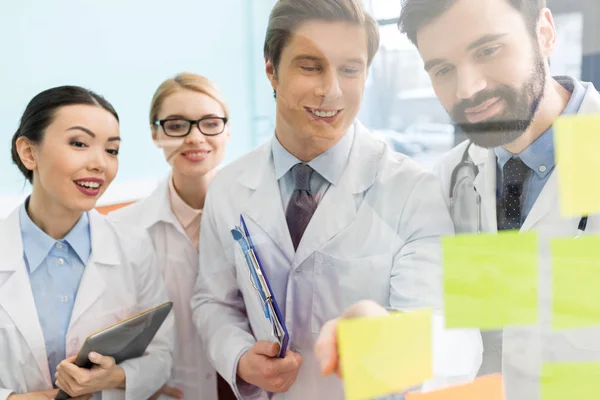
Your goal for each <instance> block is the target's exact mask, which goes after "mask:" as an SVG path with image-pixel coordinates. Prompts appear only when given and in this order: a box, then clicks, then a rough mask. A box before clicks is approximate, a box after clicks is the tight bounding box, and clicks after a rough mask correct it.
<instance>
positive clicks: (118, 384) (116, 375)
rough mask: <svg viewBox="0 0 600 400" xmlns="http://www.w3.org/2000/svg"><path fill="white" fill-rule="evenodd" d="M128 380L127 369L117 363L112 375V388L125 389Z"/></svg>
mask: <svg viewBox="0 0 600 400" xmlns="http://www.w3.org/2000/svg"><path fill="white" fill-rule="evenodd" d="M126 382H127V376H126V375H125V370H124V369H123V368H121V367H120V366H119V365H115V366H114V368H113V369H112V372H111V375H110V388H111V389H125V387H126Z"/></svg>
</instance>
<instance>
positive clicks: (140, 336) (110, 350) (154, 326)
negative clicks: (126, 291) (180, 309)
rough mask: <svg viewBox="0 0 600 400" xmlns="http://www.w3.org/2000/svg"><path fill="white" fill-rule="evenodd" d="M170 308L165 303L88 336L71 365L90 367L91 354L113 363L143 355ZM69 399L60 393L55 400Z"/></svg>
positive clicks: (169, 304)
mask: <svg viewBox="0 0 600 400" xmlns="http://www.w3.org/2000/svg"><path fill="white" fill-rule="evenodd" d="M172 308H173V302H171V301H168V302H166V303H163V304H160V305H158V306H156V307H153V308H150V309H148V310H146V311H143V312H141V313H139V314H136V315H134V316H132V317H129V318H127V319H124V320H122V321H120V322H117V323H116V324H114V325H111V326H109V327H106V328H104V329H102V330H100V331H98V332H95V333H92V334H91V335H89V336H88V337H87V338H86V339H85V342H84V343H83V346H82V347H81V349H80V350H79V353H77V357H76V358H75V362H74V364H75V365H77V366H78V367H80V368H87V369H90V368H92V367H93V366H94V363H92V362H91V361H90V359H89V354H90V353H91V352H96V353H98V354H102V355H103V356H108V357H113V358H114V359H115V362H116V363H117V364H119V363H121V362H123V361H125V360H129V359H131V358H137V357H141V356H143V355H144V352H145V351H146V348H147V347H148V345H149V344H150V342H151V341H152V339H153V338H154V336H155V335H156V332H158V330H159V329H160V327H161V326H162V324H163V322H164V321H165V319H166V318H167V316H168V315H169V313H170V312H171V309H172ZM70 398H71V396H69V395H68V394H67V393H66V392H64V391H62V390H60V391H59V392H58V394H57V395H56V397H55V400H67V399H70Z"/></svg>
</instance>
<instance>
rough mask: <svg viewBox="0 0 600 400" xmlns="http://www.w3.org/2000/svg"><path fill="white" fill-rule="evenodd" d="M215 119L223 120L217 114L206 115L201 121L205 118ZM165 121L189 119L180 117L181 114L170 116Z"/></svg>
mask: <svg viewBox="0 0 600 400" xmlns="http://www.w3.org/2000/svg"><path fill="white" fill-rule="evenodd" d="M213 117H214V118H221V117H219V116H218V115H217V114H214V113H210V114H205V115H203V116H202V117H201V118H200V119H203V118H213ZM164 119H165V120H166V119H185V120H187V118H186V117H184V116H183V115H179V114H173V115H169V116H167V117H166V118H164Z"/></svg>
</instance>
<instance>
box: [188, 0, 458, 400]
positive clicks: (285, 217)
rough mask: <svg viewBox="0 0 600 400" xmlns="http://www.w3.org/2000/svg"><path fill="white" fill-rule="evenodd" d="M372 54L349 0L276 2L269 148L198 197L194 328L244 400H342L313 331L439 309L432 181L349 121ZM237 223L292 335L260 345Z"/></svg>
mask: <svg viewBox="0 0 600 400" xmlns="http://www.w3.org/2000/svg"><path fill="white" fill-rule="evenodd" d="M378 46H379V33H378V27H377V24H376V22H375V21H374V20H373V19H372V18H371V17H370V16H369V15H367V14H366V13H365V12H364V11H363V9H362V5H361V3H360V2H359V1H358V0H280V1H279V2H278V3H277V4H276V5H275V7H274V9H273V10H272V13H271V16H270V20H269V26H268V29H267V34H266V39H265V59H266V73H267V76H268V78H269V81H270V83H271V85H272V87H273V89H274V91H275V98H276V106H277V114H276V128H275V136H274V137H273V139H272V140H271V141H270V142H268V143H266V144H265V145H263V146H261V147H259V148H258V149H256V150H254V151H252V152H251V153H249V154H247V155H245V156H243V157H242V158H240V159H239V160H237V161H235V162H233V163H231V164H230V165H228V166H226V167H225V168H223V170H221V171H220V172H219V174H218V175H217V176H216V177H215V179H214V180H213V182H212V183H211V186H210V188H209V191H208V195H207V199H206V202H205V208H204V217H203V223H202V229H201V234H200V247H201V248H202V249H203V251H201V252H200V270H199V274H198V281H197V285H196V292H195V295H194V297H193V299H192V308H193V314H194V321H195V323H196V326H197V328H198V331H199V333H200V336H201V337H202V340H204V341H205V344H206V348H207V349H208V352H209V358H210V360H211V362H212V363H213V365H214V366H215V368H216V369H217V370H218V371H219V373H220V374H221V375H222V376H223V377H225V379H227V380H228V381H229V383H230V384H231V386H232V387H233V389H234V391H235V393H236V395H237V396H238V397H239V398H243V399H256V398H266V397H267V393H269V392H270V393H275V395H274V398H276V399H284V398H285V399H298V400H300V399H302V400H304V399H328V400H333V399H342V398H343V396H344V393H343V389H342V383H341V381H340V380H339V379H338V378H337V377H327V378H325V377H322V376H321V371H320V366H319V364H318V361H317V360H316V358H315V357H314V355H313V347H314V344H315V341H316V339H317V336H318V333H319V330H320V329H321V327H322V325H323V324H324V323H325V322H326V321H327V320H329V319H332V318H335V317H337V316H338V315H340V314H341V313H342V311H343V310H344V309H345V308H346V307H348V306H350V305H351V304H352V303H354V302H356V301H359V300H362V299H373V300H375V301H376V302H377V303H379V304H381V305H383V306H384V307H389V308H394V309H400V310H411V309H418V308H438V307H439V306H440V300H441V298H440V297H441V296H440V286H441V285H440V284H441V276H440V272H441V268H440V247H439V241H440V237H441V236H443V235H451V234H453V229H452V221H451V219H450V216H449V214H448V211H447V209H446V206H445V203H444V200H443V197H442V195H441V192H440V185H439V182H438V180H437V179H436V177H435V176H434V174H432V173H430V172H428V171H426V170H425V169H424V168H422V167H421V166H419V165H417V164H416V163H415V162H413V161H412V160H410V159H409V158H407V157H405V156H403V155H399V154H394V153H392V152H391V151H390V150H389V149H388V148H387V147H386V146H385V144H384V143H382V142H380V141H378V140H376V139H374V138H373V137H372V136H371V135H370V133H369V132H368V131H367V129H366V128H365V127H363V126H362V125H361V124H360V123H358V122H356V121H355V118H356V115H357V113H358V110H359V107H360V104H361V99H362V96H363V91H364V85H365V79H366V76H367V71H368V67H369V65H370V63H371V61H372V59H373V57H374V55H375V53H376V51H377V49H378ZM240 214H242V215H243V216H244V219H245V221H246V223H247V225H248V230H249V233H250V235H251V236H252V237H253V241H254V243H255V244H256V246H257V251H258V252H259V256H260V258H261V261H262V264H263V266H264V268H265V270H266V275H267V276H268V278H269V280H270V284H271V288H272V291H273V294H274V296H275V298H276V299H277V301H278V303H279V305H280V307H281V309H282V313H283V316H284V320H285V324H286V326H287V329H288V331H289V336H290V341H289V350H288V352H287V354H285V358H277V357H276V355H277V352H278V345H276V344H273V343H270V342H266V341H261V340H258V338H259V337H261V335H260V333H261V326H263V324H262V323H263V322H264V319H265V315H264V313H263V310H262V308H261V304H260V303H259V302H258V300H257V296H256V293H255V292H254V291H253V289H252V287H251V286H249V285H248V279H249V271H248V267H247V266H246V263H245V261H244V259H243V257H242V256H241V254H240V253H241V252H240V251H238V250H237V244H236V243H235V241H234V240H233V238H232V234H231V232H230V231H231V229H233V228H234V227H235V226H236V225H239V223H240Z"/></svg>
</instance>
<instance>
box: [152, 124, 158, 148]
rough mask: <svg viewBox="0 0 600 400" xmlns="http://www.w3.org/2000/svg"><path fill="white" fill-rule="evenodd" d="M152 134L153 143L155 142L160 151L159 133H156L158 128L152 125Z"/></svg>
mask: <svg viewBox="0 0 600 400" xmlns="http://www.w3.org/2000/svg"><path fill="white" fill-rule="evenodd" d="M150 132H152V142H154V145H155V146H156V147H158V148H159V149H160V148H161V146H160V141H159V140H158V133H157V132H156V127H154V126H152V125H150Z"/></svg>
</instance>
